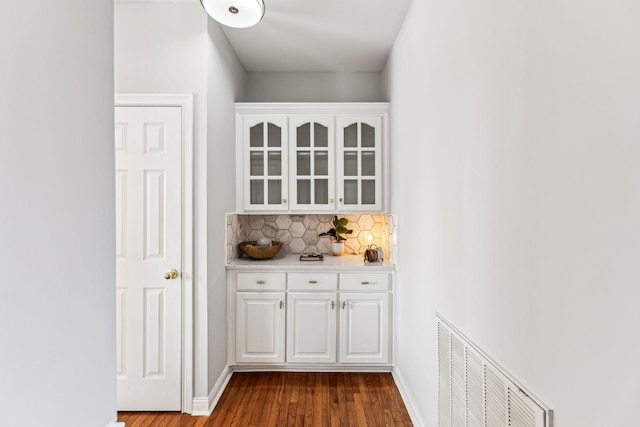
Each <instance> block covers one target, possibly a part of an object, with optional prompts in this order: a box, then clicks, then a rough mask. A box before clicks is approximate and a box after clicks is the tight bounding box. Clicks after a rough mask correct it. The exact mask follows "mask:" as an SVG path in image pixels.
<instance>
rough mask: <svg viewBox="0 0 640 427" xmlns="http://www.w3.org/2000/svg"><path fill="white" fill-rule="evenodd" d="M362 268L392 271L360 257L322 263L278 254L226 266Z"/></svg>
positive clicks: (327, 258) (327, 257)
mask: <svg viewBox="0 0 640 427" xmlns="http://www.w3.org/2000/svg"><path fill="white" fill-rule="evenodd" d="M354 268H363V269H365V270H367V271H369V270H370V271H394V270H395V265H394V264H392V263H391V262H387V261H385V262H374V263H369V262H368V263H365V262H364V257H363V256H362V255H343V256H333V255H331V254H325V255H324V261H300V255H284V254H278V255H276V256H275V257H273V258H271V259H265V260H254V259H249V258H238V259H235V260H233V262H231V264H229V265H227V269H228V270H247V269H249V270H250V269H259V270H284V269H286V270H336V271H340V270H353V269H354Z"/></svg>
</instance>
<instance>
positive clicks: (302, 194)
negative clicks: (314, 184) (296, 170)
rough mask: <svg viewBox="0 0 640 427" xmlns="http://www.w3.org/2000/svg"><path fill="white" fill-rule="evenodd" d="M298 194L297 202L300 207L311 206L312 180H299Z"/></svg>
mask: <svg viewBox="0 0 640 427" xmlns="http://www.w3.org/2000/svg"><path fill="white" fill-rule="evenodd" d="M297 187H298V194H297V197H298V198H297V199H296V201H297V202H298V204H299V205H310V204H311V180H309V179H299V180H298V185H297Z"/></svg>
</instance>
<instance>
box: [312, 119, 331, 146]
mask: <svg viewBox="0 0 640 427" xmlns="http://www.w3.org/2000/svg"><path fill="white" fill-rule="evenodd" d="M328 130H329V129H328V128H327V127H326V126H322V125H321V124H320V123H314V124H313V131H314V135H313V136H314V146H316V147H328V146H329V133H328Z"/></svg>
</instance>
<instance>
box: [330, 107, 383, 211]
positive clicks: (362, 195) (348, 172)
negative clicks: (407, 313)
mask: <svg viewBox="0 0 640 427" xmlns="http://www.w3.org/2000/svg"><path fill="white" fill-rule="evenodd" d="M336 126H337V153H336V155H337V162H336V163H337V167H338V173H337V179H338V183H337V191H338V193H337V197H338V206H337V209H338V211H345V212H349V211H380V210H381V209H382V148H381V147H382V118H381V117H380V116H360V117H356V116H338V117H337V124H336Z"/></svg>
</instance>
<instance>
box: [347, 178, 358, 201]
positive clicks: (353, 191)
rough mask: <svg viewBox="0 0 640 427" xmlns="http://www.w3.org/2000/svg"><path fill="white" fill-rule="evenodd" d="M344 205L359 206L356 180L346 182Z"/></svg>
mask: <svg viewBox="0 0 640 427" xmlns="http://www.w3.org/2000/svg"><path fill="white" fill-rule="evenodd" d="M344 204H345V205H357V204H358V181H357V180H355V179H345V180H344Z"/></svg>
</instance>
